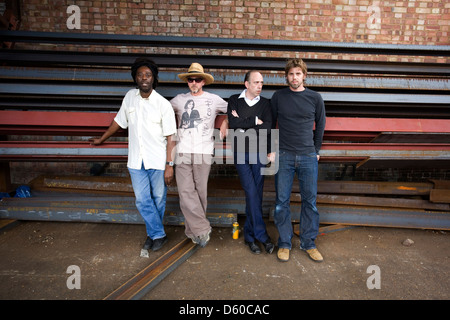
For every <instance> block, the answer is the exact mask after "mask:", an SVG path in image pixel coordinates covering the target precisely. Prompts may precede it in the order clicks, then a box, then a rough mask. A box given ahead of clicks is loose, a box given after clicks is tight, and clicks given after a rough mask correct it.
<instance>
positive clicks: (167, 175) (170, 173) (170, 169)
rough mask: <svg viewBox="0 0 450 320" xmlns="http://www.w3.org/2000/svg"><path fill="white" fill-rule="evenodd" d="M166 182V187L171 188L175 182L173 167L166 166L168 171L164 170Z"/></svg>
mask: <svg viewBox="0 0 450 320" xmlns="http://www.w3.org/2000/svg"><path fill="white" fill-rule="evenodd" d="M164 181H165V183H166V186H170V185H171V184H172V181H173V167H171V166H169V165H168V164H167V165H166V170H164Z"/></svg>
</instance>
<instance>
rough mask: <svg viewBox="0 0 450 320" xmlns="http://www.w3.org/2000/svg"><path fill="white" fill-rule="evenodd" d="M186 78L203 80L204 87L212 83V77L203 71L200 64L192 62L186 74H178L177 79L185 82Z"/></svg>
mask: <svg viewBox="0 0 450 320" xmlns="http://www.w3.org/2000/svg"><path fill="white" fill-rule="evenodd" d="M188 77H200V78H203V79H204V80H205V85H208V84H211V83H213V82H214V77H213V76H212V75H210V74H208V73H205V72H204V71H203V67H202V65H201V64H200V63H197V62H194V63H192V64H191V66H190V67H189V69H188V73H180V74H179V75H178V78H180V79H181V80H182V81H184V82H187V78H188Z"/></svg>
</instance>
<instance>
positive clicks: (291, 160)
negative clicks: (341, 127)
mask: <svg viewBox="0 0 450 320" xmlns="http://www.w3.org/2000/svg"><path fill="white" fill-rule="evenodd" d="M306 74H307V67H306V64H305V63H304V61H303V60H301V59H291V60H289V61H288V62H287V64H286V67H285V76H286V82H287V84H288V87H287V88H284V89H281V90H278V91H276V92H275V93H274V94H273V96H272V99H271V106H272V127H273V128H275V127H276V124H277V123H278V128H279V154H278V155H277V156H278V160H279V169H278V172H277V174H276V176H275V187H276V207H275V214H274V222H275V225H276V226H277V228H278V233H279V238H278V247H279V249H278V254H277V257H278V259H279V260H280V261H288V260H289V252H290V249H291V247H292V243H291V239H292V237H293V229H292V222H291V212H290V195H291V190H292V183H293V179H294V175H295V174H297V177H298V180H299V185H300V194H301V199H302V203H301V212H300V249H301V250H305V251H306V252H307V253H308V255H309V257H310V258H311V259H313V260H314V261H316V262H321V261H323V257H322V255H321V254H320V252H319V251H318V250H317V248H316V245H315V243H314V241H315V239H316V237H317V233H318V231H319V212H318V211H317V208H316V198H317V179H318V161H319V157H320V156H319V151H320V148H321V145H322V140H323V133H324V130H325V106H324V102H323V99H322V97H321V96H320V94H319V93H317V92H315V91H313V90H310V89H308V88H306V87H305V86H304V85H305V83H304V82H305V78H306Z"/></svg>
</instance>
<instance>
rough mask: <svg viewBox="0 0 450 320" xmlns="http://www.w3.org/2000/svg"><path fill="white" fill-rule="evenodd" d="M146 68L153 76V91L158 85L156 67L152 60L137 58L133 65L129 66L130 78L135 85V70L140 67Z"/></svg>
mask: <svg viewBox="0 0 450 320" xmlns="http://www.w3.org/2000/svg"><path fill="white" fill-rule="evenodd" d="M142 66H146V67H148V68H149V69H150V70H151V72H152V75H153V86H152V87H153V89H155V88H156V86H157V85H158V66H157V65H156V64H155V63H154V62H153V60H151V59H148V58H137V59H136V60H135V61H134V63H133V65H132V66H131V76H132V77H133V81H134V83H136V73H137V70H138V69H139V68H140V67H142Z"/></svg>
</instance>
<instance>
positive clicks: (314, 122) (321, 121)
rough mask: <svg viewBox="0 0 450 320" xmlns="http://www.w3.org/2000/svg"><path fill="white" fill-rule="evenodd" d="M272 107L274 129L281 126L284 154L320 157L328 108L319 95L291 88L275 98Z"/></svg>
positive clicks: (281, 141)
mask: <svg viewBox="0 0 450 320" xmlns="http://www.w3.org/2000/svg"><path fill="white" fill-rule="evenodd" d="M271 107H272V127H273V128H275V127H276V125H277V123H278V129H279V135H280V136H279V140H280V142H279V146H280V150H284V151H288V152H292V153H295V154H302V155H305V154H309V153H313V152H316V153H317V154H319V151H320V148H321V146H322V140H323V133H324V130H325V121H326V116H325V104H324V102H323V99H322V96H321V95H320V94H319V93H317V92H315V91H313V90H310V89H308V88H305V90H304V91H300V92H295V91H292V90H291V89H290V88H289V87H288V88H284V89H280V90H278V91H276V92H275V93H274V94H273V96H272V99H271ZM314 126H315V127H314Z"/></svg>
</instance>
